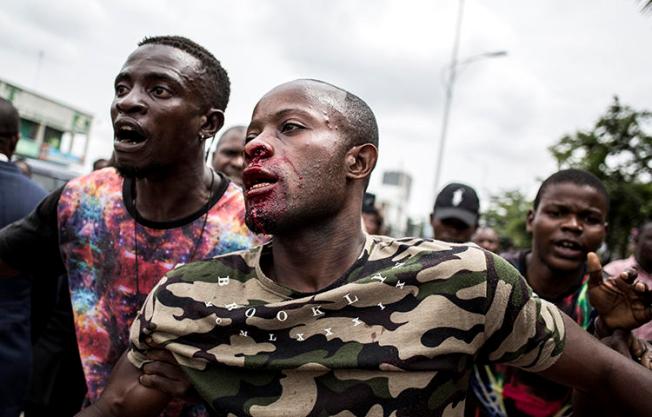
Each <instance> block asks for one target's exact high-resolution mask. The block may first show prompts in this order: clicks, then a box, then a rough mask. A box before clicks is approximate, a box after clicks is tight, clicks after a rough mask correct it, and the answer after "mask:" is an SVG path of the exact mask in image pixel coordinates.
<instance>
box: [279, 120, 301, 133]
mask: <svg viewBox="0 0 652 417" xmlns="http://www.w3.org/2000/svg"><path fill="white" fill-rule="evenodd" d="M299 129H303V126H301V125H300V124H298V123H291V122H288V123H283V126H281V132H283V133H290V132H293V131H295V130H299Z"/></svg>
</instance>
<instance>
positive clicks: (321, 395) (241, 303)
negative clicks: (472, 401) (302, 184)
mask: <svg viewBox="0 0 652 417" xmlns="http://www.w3.org/2000/svg"><path fill="white" fill-rule="evenodd" d="M261 254H262V255H261ZM261 256H263V257H268V256H271V248H270V245H265V246H263V247H259V248H256V249H253V250H250V251H243V252H240V253H236V254H231V255H227V256H221V257H218V258H215V259H213V260H208V261H203V262H196V263H192V264H189V265H185V266H183V267H180V268H177V269H175V270H174V271H172V272H170V273H168V275H167V276H166V277H165V278H164V279H162V280H161V282H160V283H159V284H158V285H157V287H156V288H155V289H154V291H152V293H151V294H150V296H149V297H148V299H147V301H146V302H145V305H144V306H143V309H142V311H141V313H140V314H139V316H138V319H137V320H135V321H134V324H133V325H132V328H131V343H132V348H131V350H130V352H129V356H128V357H129V359H130V360H131V361H132V363H133V364H134V365H136V366H141V365H142V363H143V360H144V353H145V352H146V350H147V349H149V348H151V347H159V348H160V347H162V346H163V347H165V348H166V349H168V350H169V351H171V352H172V353H173V355H174V356H175V358H176V359H177V361H178V362H179V363H180V364H181V365H182V366H183V367H184V369H185V370H186V372H187V374H188V375H189V377H190V378H191V380H192V382H193V384H194V386H195V388H196V389H197V391H198V392H199V393H200V395H201V396H202V397H203V398H204V399H205V400H206V401H207V402H208V403H209V404H211V405H212V406H213V407H214V409H215V410H216V412H217V413H218V415H220V416H227V415H236V416H244V415H247V416H286V415H287V416H290V415H291V416H325V415H338V416H345V415H346V416H389V415H394V416H425V415H428V416H462V415H463V413H464V407H465V397H466V394H467V391H468V384H469V378H470V376H471V370H472V366H473V363H474V362H476V361H480V362H505V363H510V364H512V365H514V366H519V367H522V368H524V369H529V370H532V371H537V370H542V369H545V368H547V367H548V366H550V365H551V364H552V363H554V361H555V360H556V359H557V357H558V355H559V354H560V353H561V351H562V349H563V339H564V329H563V323H562V319H561V316H560V314H559V311H558V310H557V308H555V307H554V306H553V305H551V304H548V303H547V302H545V301H542V300H540V299H539V298H537V297H535V296H533V294H532V292H531V290H530V288H529V287H528V286H527V285H526V283H525V281H524V280H523V279H522V278H521V277H520V275H519V274H518V272H517V271H516V270H515V269H514V268H513V267H512V266H510V265H509V264H508V263H507V262H505V261H504V260H502V259H501V258H499V257H497V256H495V255H493V254H491V253H489V252H486V251H483V250H481V249H479V248H478V247H476V246H466V245H456V244H446V243H442V242H437V241H430V240H422V239H409V238H406V239H398V240H394V239H391V238H387V237H381V236H368V237H367V242H366V244H365V249H364V250H363V252H362V254H361V256H360V257H359V259H358V260H357V261H356V262H355V263H354V265H353V266H352V267H351V268H350V269H349V271H348V272H347V273H345V274H344V275H343V276H342V277H340V278H339V279H338V280H337V281H336V282H335V283H334V284H332V285H331V286H329V287H328V288H326V289H324V290H322V291H319V292H317V293H314V294H301V293H296V292H293V291H292V290H290V289H288V288H286V287H283V286H280V285H278V284H276V283H275V282H274V281H272V280H271V279H269V278H267V277H266V276H265V275H264V274H263V272H262V270H261V269H260V266H259V265H260V257H261Z"/></svg>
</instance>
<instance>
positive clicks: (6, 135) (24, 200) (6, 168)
mask: <svg viewBox="0 0 652 417" xmlns="http://www.w3.org/2000/svg"><path fill="white" fill-rule="evenodd" d="M19 125H20V118H19V116H18V111H17V110H16V108H15V107H14V106H13V105H12V104H11V103H10V102H9V101H7V100H5V99H3V98H0V228H3V227H5V226H6V225H8V224H9V223H12V222H14V221H16V220H19V219H21V218H23V217H24V216H26V215H27V214H28V213H29V212H30V211H32V209H34V207H36V205H37V204H38V202H39V201H41V199H42V198H43V197H45V194H46V192H45V190H43V188H41V187H40V186H39V185H37V184H36V183H35V182H33V181H31V180H29V179H28V178H27V177H26V176H25V175H23V173H22V172H21V171H20V169H19V168H18V167H17V166H16V165H14V164H13V163H11V157H12V156H13V154H14V151H15V150H16V145H17V144H18V140H19V137H20V135H19ZM30 287H31V282H30V279H29V277H27V276H21V277H20V278H16V279H14V280H0V416H1V417H17V416H18V415H19V414H20V412H21V410H22V407H23V401H24V399H25V395H26V392H27V383H28V379H29V374H30V370H31V362H32V360H31V348H30V323H29V320H30V292H31V291H30V289H31V288H30Z"/></svg>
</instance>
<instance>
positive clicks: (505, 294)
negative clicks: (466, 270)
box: [480, 255, 564, 372]
mask: <svg viewBox="0 0 652 417" xmlns="http://www.w3.org/2000/svg"><path fill="white" fill-rule="evenodd" d="M486 301H487V310H486V321H485V326H486V328H485V343H484V346H483V348H482V351H481V356H480V359H481V360H483V361H487V362H500V363H505V364H507V365H511V366H516V367H519V368H522V369H525V370H527V371H532V372H539V371H542V370H544V369H546V368H548V367H549V366H551V365H552V364H554V363H555V361H556V360H557V359H558V358H559V355H560V354H561V352H562V351H563V348H564V324H563V321H562V317H561V313H560V312H559V310H558V309H557V307H555V306H554V305H553V304H552V303H549V302H547V301H545V300H542V299H541V298H539V297H538V296H537V295H536V294H534V293H533V292H532V289H531V288H530V286H529V285H528V284H527V283H526V281H525V279H524V278H523V277H521V275H520V274H519V273H518V271H517V270H516V269H515V268H514V267H513V266H512V265H510V264H509V263H508V262H507V261H505V260H504V259H502V258H500V257H498V256H495V255H492V256H488V257H487V300H486Z"/></svg>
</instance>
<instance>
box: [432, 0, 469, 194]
mask: <svg viewBox="0 0 652 417" xmlns="http://www.w3.org/2000/svg"><path fill="white" fill-rule="evenodd" d="M463 16H464V0H460V6H459V9H458V12H457V24H456V25H455V41H454V43H453V53H452V56H451V64H450V72H449V75H448V82H447V83H446V97H445V99H444V118H443V119H442V122H441V134H440V135H439V137H440V140H439V151H438V152H437V165H436V168H435V198H436V197H437V193H438V192H439V177H440V176H441V165H442V163H443V161H444V158H443V157H444V143H445V142H446V131H447V130H448V115H449V113H450V110H451V103H452V101H453V85H454V84H455V67H457V52H458V50H459V47H460V32H461V31H462V17H463ZM433 201H434V199H433Z"/></svg>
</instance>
